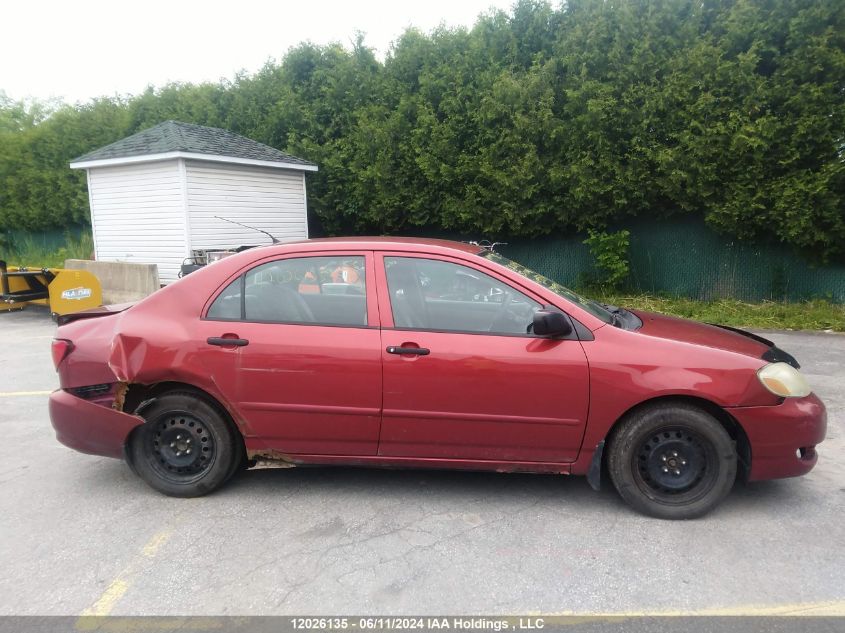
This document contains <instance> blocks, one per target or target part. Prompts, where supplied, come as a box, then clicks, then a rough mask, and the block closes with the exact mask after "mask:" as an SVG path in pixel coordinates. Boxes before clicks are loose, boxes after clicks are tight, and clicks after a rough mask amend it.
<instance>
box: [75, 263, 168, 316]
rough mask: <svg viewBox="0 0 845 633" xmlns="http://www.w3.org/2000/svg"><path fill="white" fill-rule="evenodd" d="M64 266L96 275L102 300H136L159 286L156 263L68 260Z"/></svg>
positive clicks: (106, 301)
mask: <svg viewBox="0 0 845 633" xmlns="http://www.w3.org/2000/svg"><path fill="white" fill-rule="evenodd" d="M65 268H69V269H71V270H88V271H91V272H92V273H94V275H96V277H97V279H99V280H100V285H101V286H102V288H103V303H104V304H106V305H108V304H112V303H126V302H128V301H139V300H140V299H143V298H144V297H147V296H149V295H151V294H152V293H154V292H155V291H156V290H158V289H159V288H160V287H161V284H160V283H159V279H158V266H156V265H155V264H130V263H128V262H95V261H90V260H87V259H67V260H65Z"/></svg>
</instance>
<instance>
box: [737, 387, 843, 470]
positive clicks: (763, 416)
mask: <svg viewBox="0 0 845 633" xmlns="http://www.w3.org/2000/svg"><path fill="white" fill-rule="evenodd" d="M728 411H729V412H730V413H731V415H733V416H734V418H736V420H737V421H738V422H739V424H740V425H741V426H742V428H743V430H744V431H745V434H746V435H747V436H748V442H749V444H750V445H751V472H750V473H749V477H748V478H749V480H751V481H757V480H761V479H780V478H782V477H798V476H800V475H805V474H806V473H808V472H810V471H811V470H812V469H813V466H815V465H816V461H818V456H817V455H816V445H817V444H820V443H821V442H822V440H824V437H825V433H826V432H827V411H826V410H825V407H824V403H823V402H822V401H821V400H819V398H818V396H816V394H814V393H811V394H810V395H809V396H807V397H806V398H785V399H784V401H783V402H782V403H781V404H779V405H776V406H770V407H735V408H731V409H728Z"/></svg>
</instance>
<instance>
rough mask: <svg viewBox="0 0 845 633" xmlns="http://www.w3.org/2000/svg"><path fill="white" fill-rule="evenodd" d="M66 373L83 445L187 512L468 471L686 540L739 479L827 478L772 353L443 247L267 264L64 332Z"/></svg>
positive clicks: (67, 324) (250, 263) (795, 381)
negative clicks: (304, 478)
mask: <svg viewBox="0 0 845 633" xmlns="http://www.w3.org/2000/svg"><path fill="white" fill-rule="evenodd" d="M53 360H54V362H55V364H56V367H57V369H58V372H59V377H60V384H61V388H60V389H59V390H57V391H55V392H54V393H53V394H52V396H51V397H50V417H51V420H52V423H53V426H54V427H55V430H56V435H57V437H58V439H59V441H60V442H62V443H63V444H66V445H67V446H69V447H71V448H74V449H76V450H78V451H82V452H84V453H91V454H94V455H106V456H109V457H116V458H122V459H125V460H126V461H127V462H128V464H129V465H130V466H131V467H132V469H133V470H134V471H135V472H136V473H137V474H138V475H139V476H140V477H141V478H142V479H143V480H144V481H146V482H147V483H148V484H149V485H150V486H152V487H153V488H155V489H156V490H159V491H161V492H163V493H165V494H168V495H174V496H182V497H191V496H197V495H203V494H206V493H209V492H212V491H214V490H216V489H218V488H219V487H220V486H222V485H223V484H224V483H225V482H226V481H227V480H228V479H229V478H230V477H232V476H233V475H234V474H235V473H236V472H237V471H238V470H240V469H244V468H248V467H250V466H252V465H255V464H256V463H257V462H262V463H263V462H268V461H269V462H273V463H276V464H279V465H284V466H296V465H306V464H307V465H318V464H322V465H356V466H387V467H412V468H456V469H474V470H491V471H498V472H536V473H555V474H574V475H586V477H587V480H588V482H589V483H590V485H592V486H593V487H594V488H598V487H599V485H600V484H601V482H602V480H603V479H609V480H610V481H611V482H612V483H613V485H614V486H615V487H616V489H617V490H618V492H619V494H620V495H621V496H622V498H623V499H624V500H625V501H627V502H628V503H629V504H630V505H631V506H633V507H634V508H636V509H637V510H639V511H641V512H644V513H646V514H649V515H652V516H656V517H661V518H672V519H684V518H692V517H696V516H700V515H702V514H704V513H705V512H707V511H708V510H710V509H712V508H713V507H714V506H716V505H717V504H718V503H719V502H720V501H721V500H722V499H724V497H725V496H726V495H727V494H728V492H729V491H730V489H731V487H732V486H733V484H734V481H735V480H736V479H737V478H738V477H742V478H746V479H750V480H760V479H773V478H779V477H793V476H797V475H803V474H804V473H807V472H808V471H809V470H810V469H812V468H813V466H814V465H815V464H816V459H817V457H816V445H818V444H819V443H820V442H821V441H822V440H823V439H824V436H825V428H826V414H825V408H824V405H823V404H822V402H821V401H820V400H819V398H818V397H816V395H814V394H813V393H812V392H811V390H810V388H809V386H808V384H807V382H806V380H805V379H804V377H803V376H802V374H801V373H800V371H799V366H798V363H797V362H796V360H795V359H794V358H793V357H792V356H790V355H789V354H788V353H786V352H784V351H782V350H780V349H778V348H777V347H776V346H774V345H773V344H772V343H771V342H770V341H767V340H765V339H763V338H761V337H759V336H756V335H754V334H751V333H748V332H743V331H740V330H736V329H733V328H727V327H719V326H715V325H705V324H702V323H695V322H692V321H687V320H683V319H677V318H672V317H668V316H662V315H658V314H651V313H647V312H641V311H638V310H637V311H635V310H625V309H623V308H619V307H615V306H609V305H602V304H599V303H596V302H594V301H591V300H589V299H585V298H583V297H581V296H579V295H577V294H575V293H574V292H572V291H570V290H568V289H566V288H564V287H563V286H561V285H559V284H557V283H555V282H553V281H551V280H549V279H547V278H545V277H543V276H542V275H540V274H538V273H535V272H533V271H531V270H529V269H527V268H525V267H523V266H521V265H519V264H517V263H514V262H512V261H509V260H507V259H505V258H504V257H502V256H500V255H499V254H497V253H494V252H491V251H489V250H486V249H482V248H479V247H477V246H473V245H470V244H462V243H456V242H447V241H439V240H419V239H401V238H348V239H347V238H336V239H325V240H309V241H303V242H297V243H289V244H284V245H273V246H265V247H258V248H253V249H249V250H246V251H244V252H242V253H239V254H237V255H233V256H231V257H228V258H225V259H222V260H220V261H218V262H215V263H213V264H211V265H209V266H206V267H204V268H202V269H200V270H198V271H196V272H193V273H192V274H190V275H188V276H186V277H184V278H183V279H181V280H179V281H178V282H176V283H173V284H171V285H169V286H167V287H166V288H163V289H161V290H160V291H158V292H156V293H155V294H153V295H151V296H150V297H148V298H146V299H144V300H143V301H140V302H138V303H136V304H134V305H123V306H109V307H104V308H100V309H96V310H91V311H88V312H82V313H77V314H73V315H68V316H66V317H64V318H63V320H62V322H61V324H60V326H59V328H58V332H57V335H56V338H55V340H54V341H53Z"/></svg>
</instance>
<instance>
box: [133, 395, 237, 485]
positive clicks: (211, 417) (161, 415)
mask: <svg viewBox="0 0 845 633" xmlns="http://www.w3.org/2000/svg"><path fill="white" fill-rule="evenodd" d="M141 416H142V417H143V418H144V419H145V420H146V423H145V424H143V425H141V426H140V427H138V429H137V431H136V432H135V433H134V434H133V436H132V438H131V440H130V445H129V450H128V453H129V459H130V460H131V463H132V466H133V469H134V470H135V471H136V472H137V473H138V475H139V476H140V477H141V478H142V479H143V480H144V481H145V482H147V483H148V484H149V485H150V486H152V487H153V488H155V489H156V490H158V491H159V492H163V493H164V494H166V495H170V496H173V497H199V496H202V495H205V494H208V493H210V492H213V491H214V490H216V489H217V488H219V487H220V486H222V485H223V484H224V483H226V481H227V480H228V479H229V478H230V477H231V476H232V474H234V472H235V470H236V469H237V467H238V465H239V464H240V463H241V461H242V458H243V453H242V450H241V444H240V442H239V441H238V439H239V438H238V436H237V431H236V430H234V429H233V428H232V426H231V425H230V424H229V422H228V421H227V419H226V418H225V416H224V414H223V413H222V412H221V411H220V410H219V409H218V408H217V407H216V406H215V405H213V404H212V403H211V402H208V401H206V400H205V399H204V398H201V397H198V396H196V395H194V394H192V393H187V392H170V393H166V394H163V395H160V396H158V397H156V399H155V400H154V401H153V402H152V403H151V404H149V405H148V406H147V407H145V408H144V409H143V410H142V411H141Z"/></svg>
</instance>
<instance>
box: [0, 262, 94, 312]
mask: <svg viewBox="0 0 845 633" xmlns="http://www.w3.org/2000/svg"><path fill="white" fill-rule="evenodd" d="M0 291H1V292H0V312H4V311H9V310H23V309H24V308H25V307H26V306H27V305H29V304H38V305H45V306H49V307H50V311H51V312H52V313H53V314H69V313H71V312H79V311H80V310H87V309H89V308H96V307H97V306H100V305H102V304H103V290H102V288H101V287H100V282H99V281H98V280H97V278H96V277H95V276H94V275H93V274H92V273H90V272H88V271H87V270H67V269H63V268H25V267H22V266H8V267H7V266H6V262H4V261H2V260H0Z"/></svg>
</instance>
